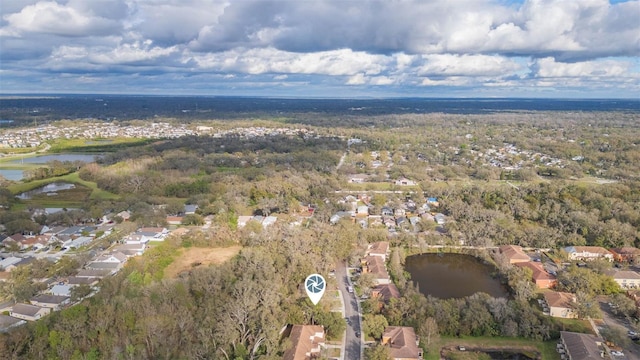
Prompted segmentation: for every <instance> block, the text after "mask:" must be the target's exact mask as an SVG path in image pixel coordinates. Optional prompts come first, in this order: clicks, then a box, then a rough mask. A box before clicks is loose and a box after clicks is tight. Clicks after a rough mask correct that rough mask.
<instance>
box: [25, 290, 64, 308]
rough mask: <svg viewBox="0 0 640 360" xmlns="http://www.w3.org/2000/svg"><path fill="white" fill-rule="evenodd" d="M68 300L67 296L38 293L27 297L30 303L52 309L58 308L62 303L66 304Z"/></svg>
mask: <svg viewBox="0 0 640 360" xmlns="http://www.w3.org/2000/svg"><path fill="white" fill-rule="evenodd" d="M69 301H70V298H69V297H68V296H59V295H48V294H40V295H36V296H34V297H32V298H31V299H29V302H30V303H31V305H35V306H40V307H43V308H50V309H52V310H53V311H57V310H60V309H61V308H62V307H63V306H64V305H67V304H68V303H69Z"/></svg>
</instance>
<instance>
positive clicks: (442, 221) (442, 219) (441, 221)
mask: <svg viewBox="0 0 640 360" xmlns="http://www.w3.org/2000/svg"><path fill="white" fill-rule="evenodd" d="M433 218H434V220H435V221H436V224H438V225H444V224H445V223H446V222H447V218H446V216H444V214H442V213H437V214H436V215H435V216H434V217H433Z"/></svg>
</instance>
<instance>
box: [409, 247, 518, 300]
mask: <svg viewBox="0 0 640 360" xmlns="http://www.w3.org/2000/svg"><path fill="white" fill-rule="evenodd" d="M405 270H406V271H407V272H409V273H410V274H411V280H412V281H413V282H414V283H416V284H418V286H419V287H420V292H421V293H422V294H424V295H425V296H427V295H431V296H434V297H437V298H440V299H449V298H462V297H465V296H470V295H473V294H475V293H477V292H485V293H487V294H489V295H491V296H493V297H504V298H506V297H509V293H508V291H507V289H505V287H504V286H503V285H502V284H501V283H500V280H499V279H497V278H494V277H492V273H494V272H495V271H496V268H495V267H494V266H493V265H491V264H485V263H484V262H483V261H482V260H480V259H478V258H476V257H474V256H471V255H463V254H420V255H413V256H408V257H407V259H406V263H405Z"/></svg>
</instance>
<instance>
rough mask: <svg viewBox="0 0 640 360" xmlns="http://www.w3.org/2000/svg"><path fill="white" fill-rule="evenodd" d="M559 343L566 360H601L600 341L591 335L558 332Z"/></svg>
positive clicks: (602, 352) (602, 353)
mask: <svg viewBox="0 0 640 360" xmlns="http://www.w3.org/2000/svg"><path fill="white" fill-rule="evenodd" d="M560 341H561V342H562V345H563V350H564V352H565V354H566V356H565V358H566V359H568V360H601V359H602V358H604V351H603V349H602V348H601V347H602V339H600V338H599V337H596V336H595V335H591V334H582V333H575V332H570V331H560Z"/></svg>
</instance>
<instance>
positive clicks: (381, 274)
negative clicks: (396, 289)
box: [362, 256, 391, 285]
mask: <svg viewBox="0 0 640 360" xmlns="http://www.w3.org/2000/svg"><path fill="white" fill-rule="evenodd" d="M362 273H363V274H372V275H373V280H374V281H375V283H376V284H378V285H380V284H389V283H390V282H391V278H390V277H389V273H388V272H387V268H386V266H385V264H384V260H382V258H381V257H379V256H367V257H365V258H364V259H363V261H362Z"/></svg>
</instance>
